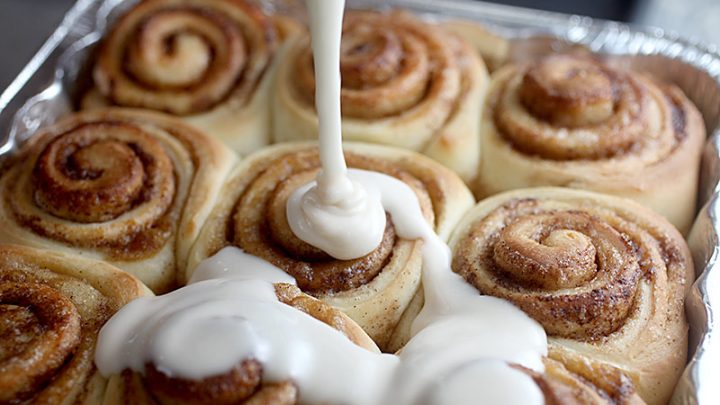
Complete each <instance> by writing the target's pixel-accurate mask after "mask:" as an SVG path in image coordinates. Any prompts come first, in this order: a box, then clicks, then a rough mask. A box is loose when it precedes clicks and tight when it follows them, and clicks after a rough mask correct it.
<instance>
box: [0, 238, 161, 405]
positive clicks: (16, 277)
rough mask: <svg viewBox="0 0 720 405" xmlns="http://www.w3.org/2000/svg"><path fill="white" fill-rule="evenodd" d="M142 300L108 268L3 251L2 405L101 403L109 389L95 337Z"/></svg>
mask: <svg viewBox="0 0 720 405" xmlns="http://www.w3.org/2000/svg"><path fill="white" fill-rule="evenodd" d="M145 294H149V290H147V288H146V287H145V286H143V285H142V284H141V283H140V282H139V281H138V280H137V279H135V278H134V277H132V276H130V275H128V274H126V273H124V272H122V271H120V270H118V269H116V268H114V267H113V266H110V265H108V264H105V263H102V262H97V261H93V260H87V259H83V258H79V257H75V256H71V255H66V254H63V253H56V252H50V251H44V250H36V249H31V248H26V247H20V246H14V245H3V244H0V337H2V339H0V340H1V341H2V344H0V349H1V350H0V402H2V403H26V402H32V403H97V402H99V401H100V400H101V399H102V395H103V393H104V391H105V386H106V385H107V381H106V380H105V379H104V378H102V377H101V376H100V375H99V373H97V370H96V369H95V366H94V364H93V356H94V352H95V342H96V339H97V334H98V331H99V330H100V327H101V326H102V325H103V323H104V322H105V321H107V320H108V319H109V318H110V316H112V314H113V313H114V312H115V311H117V310H118V309H119V308H120V307H122V306H123V305H125V304H126V303H127V302H129V301H130V300H132V299H134V298H136V297H138V296H141V295H145Z"/></svg>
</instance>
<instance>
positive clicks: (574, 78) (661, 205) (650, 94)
mask: <svg viewBox="0 0 720 405" xmlns="http://www.w3.org/2000/svg"><path fill="white" fill-rule="evenodd" d="M704 136H705V128H704V125H703V121H702V118H701V116H700V113H699V112H698V111H697V109H696V108H695V106H694V105H693V104H692V103H691V102H690V101H689V100H688V99H687V98H686V97H685V95H684V94H683V93H682V92H681V91H680V90H679V89H677V88H675V87H673V86H670V85H664V84H658V83H656V82H655V81H653V79H652V78H650V77H648V76H645V75H642V74H640V73H636V72H632V71H625V70H621V69H616V68H612V67H610V66H608V65H606V64H604V63H603V62H601V61H599V60H596V59H593V58H591V57H590V56H584V55H583V56H580V55H567V54H556V55H551V56H547V57H545V58H543V59H540V60H538V61H536V62H534V63H532V64H529V65H525V66H509V67H506V68H503V69H501V70H499V71H497V72H496V73H494V74H493V80H492V83H491V86H490V91H489V94H488V103H487V104H486V110H485V112H484V115H483V125H482V135H481V138H482V151H483V160H482V163H481V170H480V174H479V176H478V180H477V182H476V184H475V192H476V194H477V195H478V196H479V197H485V196H489V195H492V194H495V193H498V192H501V191H506V190H511V189H517V188H523V187H533V186H565V187H572V188H581V189H588V190H593V191H600V192H603V193H607V194H613V195H618V196H621V197H627V198H631V199H634V200H636V201H639V202H641V203H643V204H645V205H647V206H649V207H651V208H653V209H654V210H656V211H657V212H659V213H660V214H662V215H664V216H665V217H666V218H668V219H669V220H670V222H672V223H673V224H674V225H675V226H677V227H678V228H679V229H680V230H681V231H682V232H687V231H688V230H689V227H690V224H691V222H692V219H693V218H694V210H695V196H696V194H697V176H698V169H699V161H700V150H701V147H702V142H703V139H704Z"/></svg>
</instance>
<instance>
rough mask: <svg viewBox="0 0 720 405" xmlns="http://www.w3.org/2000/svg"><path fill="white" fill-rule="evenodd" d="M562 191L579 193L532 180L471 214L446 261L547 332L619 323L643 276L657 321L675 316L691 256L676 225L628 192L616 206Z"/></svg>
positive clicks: (612, 328) (582, 335)
mask: <svg viewBox="0 0 720 405" xmlns="http://www.w3.org/2000/svg"><path fill="white" fill-rule="evenodd" d="M547 190H552V189H547ZM558 190H559V189H558ZM564 192H565V193H567V194H569V195H572V196H575V195H576V194H581V195H584V196H585V199H583V197H582V196H576V197H568V196H565V197H562V196H561V197H559V198H558V200H557V201H554V200H553V198H552V196H545V197H538V198H533V197H532V195H533V193H532V192H531V190H530V191H528V192H527V193H525V194H527V195H528V197H527V198H522V197H521V196H520V195H518V197H517V198H508V199H507V200H506V201H504V202H502V203H501V204H499V205H498V206H497V207H496V208H493V209H491V210H490V211H488V212H487V213H485V214H484V215H482V216H480V217H477V218H475V219H474V220H473V221H472V222H471V223H470V224H468V227H467V228H466V231H465V232H463V233H462V236H459V239H458V240H457V243H456V245H455V246H454V256H453V264H452V267H453V270H454V271H455V272H457V273H459V274H461V275H462V276H463V277H464V278H465V279H466V280H467V281H468V282H469V283H471V284H472V285H473V286H475V287H476V288H477V289H478V290H479V291H480V292H481V293H483V294H489V295H495V296H499V297H502V298H505V299H508V300H510V301H511V302H513V303H514V304H515V305H517V306H518V307H520V308H521V309H522V310H523V311H525V312H526V313H527V314H528V315H530V316H531V317H533V318H534V319H535V320H537V321H538V322H540V323H541V324H542V325H543V327H544V328H545V330H546V331H547V332H548V334H549V335H550V336H555V337H564V338H573V339H578V340H583V341H594V340H598V339H602V338H603V337H606V336H609V335H611V334H612V333H614V332H616V331H618V330H619V329H621V328H623V327H624V326H625V325H626V322H628V319H630V318H631V317H632V316H633V314H635V313H637V311H638V310H639V309H638V308H639V307H638V305H639V304H638V300H640V292H639V288H640V281H641V280H644V281H647V282H650V283H653V284H654V288H655V289H657V290H658V291H659V292H658V294H661V295H659V296H660V297H665V298H664V300H660V301H658V302H657V303H656V304H650V303H648V302H646V303H645V304H647V305H662V307H656V308H654V309H653V311H656V312H658V313H662V314H666V315H662V316H660V318H662V317H663V316H664V317H665V318H663V319H662V322H682V320H681V319H679V317H680V318H681V317H682V310H681V309H682V299H683V295H684V290H685V287H686V285H687V284H686V276H687V274H689V273H688V272H689V271H690V269H689V267H691V266H690V265H689V263H690V258H689V255H688V252H687V246H686V245H685V243H684V241H683V239H682V237H681V236H680V235H679V234H678V233H677V231H675V230H674V229H673V228H672V226H670V225H669V224H667V223H666V221H664V220H663V219H662V218H660V217H654V219H652V220H648V217H647V216H645V214H642V212H646V211H645V209H644V208H642V207H639V206H637V205H634V204H632V203H630V202H627V203H626V204H627V205H628V207H627V209H616V208H611V207H610V206H605V205H604V204H603V203H602V202H599V201H598V202H596V201H595V199H594V198H593V196H594V194H592V193H582V192H570V191H564ZM558 193H560V191H558ZM538 195H545V194H538ZM559 195H560V194H559ZM573 198H576V199H575V200H573ZM499 199H500V197H498V201H500V200H499ZM613 201H614V200H613ZM596 204H597V205H596ZM618 204H619V203H618ZM481 205H482V204H481ZM653 322H654V321H653ZM653 327H661V325H654V326H653Z"/></svg>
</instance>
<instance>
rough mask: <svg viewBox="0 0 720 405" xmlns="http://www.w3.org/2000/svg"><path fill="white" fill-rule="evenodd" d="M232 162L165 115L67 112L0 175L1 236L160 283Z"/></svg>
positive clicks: (177, 264) (181, 258)
mask: <svg viewBox="0 0 720 405" xmlns="http://www.w3.org/2000/svg"><path fill="white" fill-rule="evenodd" d="M234 161H235V158H234V155H233V154H232V153H231V152H229V151H228V150H227V149H226V148H224V147H223V146H222V145H220V144H219V143H218V142H217V141H214V140H212V139H210V138H208V137H207V136H205V135H203V134H202V133H199V132H198V131H196V130H193V129H191V128H189V127H187V126H186V125H183V124H182V123H180V122H178V121H176V120H175V119H172V118H168V117H165V116H160V115H157V114H151V113H138V112H129V111H122V110H106V111H100V112H92V113H82V114H77V115H74V116H72V117H69V118H67V119H65V120H63V121H62V122H60V123H58V124H56V125H54V126H52V127H49V128H46V129H44V130H42V131H40V133H38V134H36V135H35V136H34V137H33V138H32V140H31V141H30V142H29V143H28V144H27V145H25V146H24V147H23V149H22V150H21V152H20V153H19V156H18V157H17V159H15V160H14V161H13V162H12V164H11V166H10V168H9V170H8V171H6V172H5V173H4V175H3V176H2V178H1V179H0V189H2V195H3V200H2V204H0V218H2V221H3V223H4V224H5V226H3V227H2V229H0V241H6V242H13V243H19V244H25V245H30V246H36V247H46V248H53V249H56V250H62V251H70V252H82V253H83V254H85V255H89V256H93V257H97V258H102V259H105V260H108V261H110V262H112V263H114V264H117V265H118V266H120V267H121V268H123V269H125V270H127V271H129V272H131V273H133V274H135V275H136V276H138V277H139V278H140V279H141V280H142V281H144V282H146V283H147V284H148V286H150V287H151V288H153V289H154V290H156V291H162V290H167V289H168V288H170V287H171V286H172V285H173V284H174V283H175V277H176V268H184V265H185V260H186V258H187V254H188V251H189V248H190V245H191V243H192V242H193V241H194V239H195V236H196V235H197V233H198V231H199V227H200V225H201V223H202V221H203V220H204V218H205V216H206V215H207V213H208V211H209V210H210V208H211V206H212V203H213V201H214V197H215V195H217V193H218V192H219V187H220V185H221V183H222V181H224V180H225V176H226V175H227V173H228V171H229V170H230V167H231V165H232V164H233V163H234Z"/></svg>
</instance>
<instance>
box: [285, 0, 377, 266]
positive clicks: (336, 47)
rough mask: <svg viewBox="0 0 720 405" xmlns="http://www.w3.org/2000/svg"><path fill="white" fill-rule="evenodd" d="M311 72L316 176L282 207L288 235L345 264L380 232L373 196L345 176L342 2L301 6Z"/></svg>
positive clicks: (312, 0)
mask: <svg viewBox="0 0 720 405" xmlns="http://www.w3.org/2000/svg"><path fill="white" fill-rule="evenodd" d="M307 6H308V10H309V12H310V13H309V14H310V33H311V35H312V49H313V57H314V62H315V64H314V66H315V108H316V109H317V113H318V120H319V122H318V137H319V139H320V160H321V163H322V171H321V172H320V173H319V174H318V176H317V180H316V181H315V182H312V183H311V184H309V185H307V186H306V187H303V188H301V189H299V190H296V191H295V193H294V194H293V195H292V196H291V197H290V199H289V201H288V204H287V218H288V224H289V225H290V229H292V231H293V233H294V234H295V235H297V237H298V238H300V239H301V240H303V241H305V242H307V243H309V244H311V245H313V246H316V247H318V248H320V249H322V250H323V251H325V252H326V253H328V254H329V255H330V256H332V257H334V258H336V259H340V260H349V259H355V258H358V257H362V256H365V255H366V254H368V253H370V252H372V251H373V250H374V249H375V248H376V247H377V246H378V244H380V241H381V240H382V237H383V233H384V231H385V220H386V219H385V212H384V211H383V207H382V205H381V204H380V201H379V199H378V198H377V196H375V195H368V193H367V192H366V190H365V189H364V188H363V187H361V186H359V185H358V184H357V183H356V182H354V181H353V177H352V176H348V173H347V165H346V164H345V158H344V156H343V151H342V136H341V133H342V128H341V114H340V35H341V33H342V15H343V9H344V7H345V1H344V0H332V1H327V0H307Z"/></svg>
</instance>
